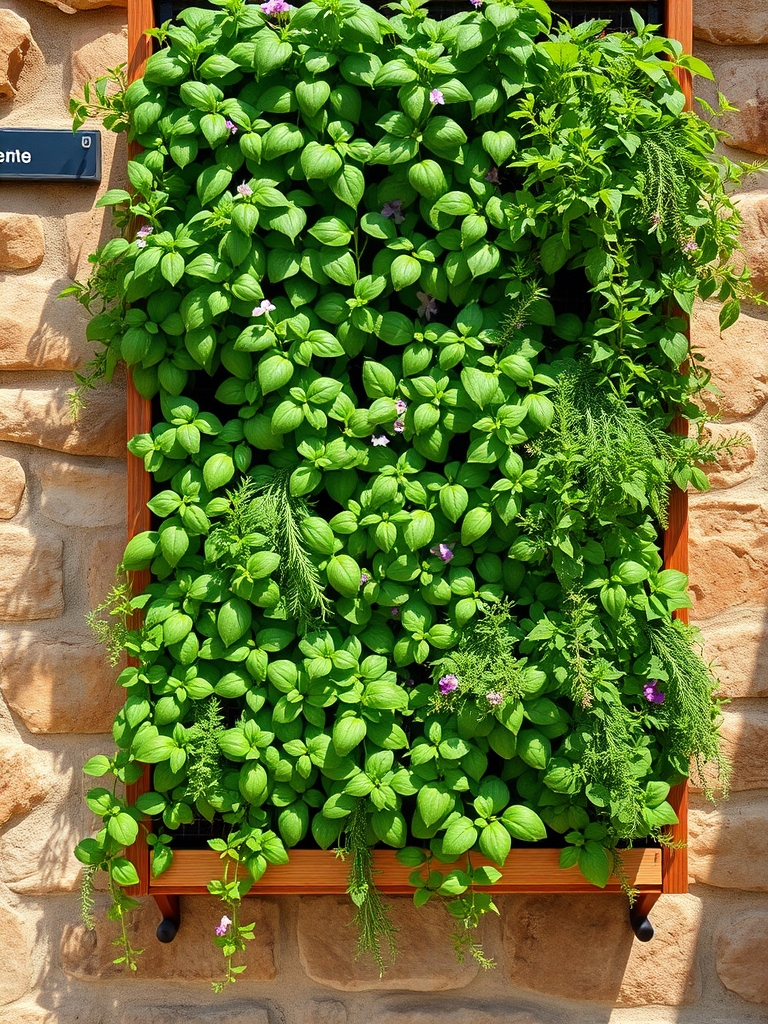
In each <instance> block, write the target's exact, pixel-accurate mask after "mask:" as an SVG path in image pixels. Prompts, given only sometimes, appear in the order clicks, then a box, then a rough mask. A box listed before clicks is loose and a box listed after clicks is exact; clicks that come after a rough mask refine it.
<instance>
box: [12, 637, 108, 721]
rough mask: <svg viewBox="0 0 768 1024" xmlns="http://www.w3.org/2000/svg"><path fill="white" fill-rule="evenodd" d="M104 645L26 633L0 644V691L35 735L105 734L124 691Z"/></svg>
mask: <svg viewBox="0 0 768 1024" xmlns="http://www.w3.org/2000/svg"><path fill="white" fill-rule="evenodd" d="M121 667H122V665H118V666H116V667H115V668H113V667H112V666H110V664H109V661H108V660H107V655H106V653H105V650H104V648H103V647H101V646H99V645H98V644H96V643H87V642H85V641H84V640H78V639H77V638H74V637H72V636H68V637H66V638H65V639H61V640H56V639H51V640H49V639H48V638H47V636H46V635H45V633H42V635H41V633H39V632H36V631H35V632H33V631H28V632H25V633H23V634H22V635H21V636H15V637H13V638H11V639H7V640H5V641H3V642H2V643H0V689H2V692H3V696H4V697H5V700H6V702H7V703H8V706H9V707H10V708H12V709H13V711H15V712H16V714H17V715H19V717H20V718H21V719H22V721H23V722H24V724H25V726H26V727H27V729H29V731H30V732H33V733H70V732H74V733H101V732H108V731H109V730H110V729H111V727H112V721H113V719H114V717H115V714H116V713H117V711H118V709H119V708H120V707H121V706H122V704H123V701H124V700H125V692H124V691H123V690H122V689H121V688H120V687H118V686H115V685H114V680H115V678H116V677H117V674H118V672H119V671H120V669H121Z"/></svg>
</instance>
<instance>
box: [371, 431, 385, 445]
mask: <svg viewBox="0 0 768 1024" xmlns="http://www.w3.org/2000/svg"><path fill="white" fill-rule="evenodd" d="M371 444H372V445H373V447H374V448H386V447H387V445H388V444H389V438H388V437H387V435H386V434H380V435H379V436H378V437H377V436H376V435H375V434H374V435H373V437H372V438H371Z"/></svg>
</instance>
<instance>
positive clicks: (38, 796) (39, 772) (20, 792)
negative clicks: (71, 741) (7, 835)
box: [0, 738, 48, 825]
mask: <svg viewBox="0 0 768 1024" xmlns="http://www.w3.org/2000/svg"><path fill="white" fill-rule="evenodd" d="M43 760H48V759H47V758H45V757H44V756H41V755H40V753H39V752H38V751H37V750H35V749H34V747H29V746H27V745H26V744H25V743H20V742H17V741H14V740H11V739H5V738H3V739H0V779H2V780H3V784H2V788H0V825H4V824H5V823H6V821H10V819H11V818H12V817H14V815H16V814H26V813H27V811H29V810H31V809H32V808H33V807H34V806H35V804H39V803H40V801H41V800H43V798H44V797H45V794H46V792H47V785H48V783H47V780H46V773H45V771H44V770H43V765H42V762H43Z"/></svg>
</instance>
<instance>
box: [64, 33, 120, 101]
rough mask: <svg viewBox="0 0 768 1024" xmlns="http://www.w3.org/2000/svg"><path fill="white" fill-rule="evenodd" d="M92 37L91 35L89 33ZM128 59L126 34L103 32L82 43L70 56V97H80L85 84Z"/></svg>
mask: <svg viewBox="0 0 768 1024" xmlns="http://www.w3.org/2000/svg"><path fill="white" fill-rule="evenodd" d="M90 34H91V35H92V33H90ZM127 59H128V32H127V29H124V30H123V31H122V32H105V33H104V34H103V35H100V36H97V37H96V38H95V39H93V38H91V39H89V40H88V42H86V43H83V45H82V46H80V47H78V49H77V50H75V51H74V53H73V54H72V88H71V90H70V96H78V97H79V96H82V95H83V86H84V85H85V83H86V82H93V81H95V80H96V79H97V78H99V77H100V76H101V75H104V74H106V72H107V71H108V70H110V69H111V68H116V67H117V66H118V65H119V64H124V63H125V61H126V60H127Z"/></svg>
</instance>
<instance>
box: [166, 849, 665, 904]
mask: <svg viewBox="0 0 768 1024" xmlns="http://www.w3.org/2000/svg"><path fill="white" fill-rule="evenodd" d="M559 856H560V851H559V850H553V849H543V850H533V849H528V850H512V852H511V853H510V855H509V857H508V858H507V862H506V864H505V866H504V868H503V870H502V878H501V880H500V881H498V882H497V883H496V884H495V885H494V886H492V887H491V888H490V889H489V891H491V892H494V893H499V894H500V893H513V892H518V893H526V892H530V893H585V892H587V893H595V894H598V893H600V892H620V891H621V886H620V884H619V881H618V879H616V878H613V879H611V881H609V883H608V885H607V886H606V887H605V889H598V888H597V887H596V886H594V885H590V883H589V882H588V881H587V880H586V879H585V878H584V877H583V875H582V874H581V873H580V872H579V871H578V869H576V868H573V869H571V870H569V871H563V869H562V868H560V867H559V866H558V859H559ZM290 857H291V862H290V864H276V865H271V866H270V867H269V868H267V871H266V874H265V875H264V877H263V878H261V879H260V880H259V881H258V882H255V883H254V886H253V889H252V890H251V894H252V895H254V896H279V895H282V896H285V895H302V894H303V895H331V894H338V893H345V892H346V891H347V876H348V874H349V861H348V860H347V861H344V860H342V859H341V858H340V857H337V856H336V855H335V853H334V852H333V850H291V852H290ZM622 859H623V861H624V869H625V871H626V875H627V879H628V880H629V882H630V883H631V884H632V885H634V886H636V887H637V888H638V889H640V890H641V891H647V892H661V851H660V850H627V851H626V852H625V853H623V854H622ZM472 863H473V865H475V866H476V867H477V866H479V865H481V864H490V863H491V861H489V860H487V859H486V858H485V857H483V856H482V855H480V854H472ZM374 864H375V869H376V872H377V874H376V886H377V888H378V889H380V890H381V892H383V893H387V894H389V895H397V894H402V895H408V894H412V893H413V886H412V885H411V884H410V883H409V881H408V878H409V876H410V874H411V871H412V870H413V869H412V868H407V867H404V865H402V864H401V863H400V862H399V861H398V860H397V859H396V856H395V851H394V850H376V851H374ZM464 866H465V862H464V861H459V862H457V863H456V864H455V865H451V866H449V865H445V864H437V865H436V867H439V868H440V869H441V870H443V871H448V870H450V868H451V867H460V868H463V867H464ZM220 872H221V860H220V858H219V855H218V854H217V853H216V852H215V851H213V850H177V851H176V853H175V854H174V858H173V863H172V864H171V866H170V868H168V870H167V871H165V872H164V873H163V874H162V875H161V876H160V877H159V878H158V879H153V880H152V881H151V882H150V888H149V891H150V894H151V895H154V894H155V893H158V894H161V893H180V894H182V895H183V894H185V893H200V892H207V891H208V890H207V888H206V883H207V882H208V880H209V879H211V878H217V877H218V876H219V874H220Z"/></svg>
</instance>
